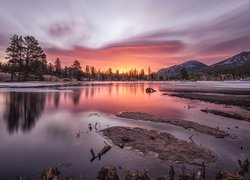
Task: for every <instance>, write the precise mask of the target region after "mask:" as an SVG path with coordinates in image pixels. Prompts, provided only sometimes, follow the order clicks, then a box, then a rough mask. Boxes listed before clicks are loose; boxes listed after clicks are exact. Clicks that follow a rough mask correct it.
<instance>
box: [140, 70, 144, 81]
mask: <svg viewBox="0 0 250 180" xmlns="http://www.w3.org/2000/svg"><path fill="white" fill-rule="evenodd" d="M144 75H145V72H144V69H141V72H140V74H139V78H140V79H141V80H142V79H144Z"/></svg>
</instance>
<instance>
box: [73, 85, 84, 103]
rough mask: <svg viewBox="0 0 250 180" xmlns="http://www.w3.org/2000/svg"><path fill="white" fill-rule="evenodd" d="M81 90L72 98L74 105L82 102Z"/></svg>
mask: <svg viewBox="0 0 250 180" xmlns="http://www.w3.org/2000/svg"><path fill="white" fill-rule="evenodd" d="M81 93H82V92H81V90H79V89H77V90H75V91H74V92H73V97H72V101H73V103H74V105H77V104H78V103H79V101H80V97H81Z"/></svg>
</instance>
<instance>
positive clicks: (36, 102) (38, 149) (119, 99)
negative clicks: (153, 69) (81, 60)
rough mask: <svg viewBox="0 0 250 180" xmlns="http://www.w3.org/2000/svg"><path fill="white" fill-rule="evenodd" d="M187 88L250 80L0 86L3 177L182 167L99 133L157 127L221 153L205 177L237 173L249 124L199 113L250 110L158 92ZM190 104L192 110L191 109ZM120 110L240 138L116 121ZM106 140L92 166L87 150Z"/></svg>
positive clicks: (247, 152)
mask: <svg viewBox="0 0 250 180" xmlns="http://www.w3.org/2000/svg"><path fill="white" fill-rule="evenodd" d="M149 86H150V87H153V88H154V89H156V90H157V92H155V93H152V94H147V93H146V92H145V89H146V88H147V87H149ZM190 86H192V87H194V86H197V88H220V89H232V88H239V89H241V90H242V89H243V90H246V91H250V82H194V83H191V82H187V83H181V82H166V83H165V82H156V83H153V82H138V83H137V82H106V83H88V84H86V85H84V86H76V87H65V88H63V87H60V88H34V87H30V88H1V89H0V160H1V161H0V179H15V177H16V176H24V177H30V178H31V179H36V178H38V177H39V176H40V174H41V172H42V171H43V170H44V169H47V168H49V167H55V166H56V167H58V168H59V169H60V170H61V171H62V173H63V174H64V175H65V176H72V177H75V178H76V179H94V178H95V177H96V174H97V172H98V171H99V170H100V169H101V167H102V166H104V165H110V166H115V167H117V170H118V173H119V174H123V172H124V170H126V169H132V170H133V169H139V170H143V169H147V170H148V172H149V174H150V176H151V177H156V176H157V175H167V174H168V170H169V165H171V164H174V166H175V168H177V169H180V168H181V166H182V163H173V162H170V161H169V162H168V161H167V162H166V161H162V160H159V159H157V157H156V155H155V154H153V153H150V154H149V155H144V154H142V153H140V152H138V151H134V150H130V149H120V148H119V147H116V146H114V145H112V142H110V141H109V140H108V139H106V138H105V137H103V136H102V135H101V134H100V132H98V130H100V129H103V128H106V127H110V126H129V127H143V128H147V129H157V130H159V131H163V132H168V133H171V134H173V135H174V136H176V137H178V138H180V139H184V140H186V141H190V139H189V137H190V136H191V135H192V134H194V135H193V138H192V139H193V140H194V142H195V143H196V144H200V145H201V146H204V147H207V148H209V149H211V150H212V151H214V152H215V153H216V154H217V156H218V158H217V160H216V161H215V162H214V163H211V164H208V166H207V169H208V170H207V173H208V176H212V174H213V173H214V172H215V171H216V170H218V168H222V169H228V170H231V169H234V168H237V160H238V159H242V160H243V159H246V158H250V149H249V145H250V138H249V134H250V123H249V122H245V121H239V120H235V119H230V118H225V117H222V116H217V115H213V114H206V113H204V112H201V111H200V109H204V108H213V109H225V108H226V109H230V110H233V111H236V112H240V111H242V112H247V113H249V109H245V108H241V107H236V106H225V105H218V104H213V103H207V102H203V101H198V100H190V99H183V98H178V97H173V96H168V95H163V92H161V91H159V90H161V89H171V88H174V87H181V88H184V89H185V88H189V87H190ZM190 106H191V107H192V108H188V107H190ZM122 111H136V112H146V113H149V114H153V115H161V116H164V117H168V118H178V119H184V120H189V121H194V122H198V123H200V124H205V125H208V126H211V127H219V128H220V129H221V130H225V131H227V132H229V133H231V134H233V135H234V136H235V137H237V138H236V139H232V138H224V139H217V138H215V137H212V136H209V135H206V134H202V133H196V132H194V131H192V130H187V129H184V128H181V127H177V126H174V125H170V124H163V123H153V122H145V121H144V122H143V121H136V120H128V119H122V118H118V117H116V116H115V114H118V113H120V112H122ZM89 124H91V127H92V129H89ZM236 126H237V128H235V127H236ZM96 130H97V131H96ZM78 133H79V134H80V136H79V137H77V134H78ZM105 143H108V144H110V145H112V149H111V150H110V151H109V152H108V153H107V154H105V155H104V156H103V157H102V158H101V159H100V160H98V159H96V160H94V161H93V162H91V161H90V159H91V157H92V156H91V153H90V149H91V148H93V149H94V151H96V152H98V151H100V150H101V149H102V148H103V146H104V145H105ZM241 146H242V147H243V148H242V149H241V148H240V147H241ZM118 167H120V168H118ZM187 167H190V168H194V169H195V168H196V169H197V167H195V166H189V165H187Z"/></svg>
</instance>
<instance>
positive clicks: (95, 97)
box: [47, 83, 180, 117]
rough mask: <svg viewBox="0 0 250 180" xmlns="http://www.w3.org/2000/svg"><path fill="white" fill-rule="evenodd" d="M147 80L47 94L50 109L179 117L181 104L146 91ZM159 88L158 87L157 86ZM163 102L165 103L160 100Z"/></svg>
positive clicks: (159, 94)
mask: <svg viewBox="0 0 250 180" xmlns="http://www.w3.org/2000/svg"><path fill="white" fill-rule="evenodd" d="M148 86H149V85H148V84H144V83H134V84H131V83H127V84H126V83H125V84H122V83H114V85H105V86H88V87H82V88H78V87H76V88H73V89H72V92H62V93H58V92H55V93H51V94H48V98H47V106H48V109H50V110H52V109H56V108H58V106H59V107H60V108H63V109H67V110H69V111H73V112H86V111H100V112H105V113H119V112H120V111H147V112H151V113H153V114H162V115H168V116H172V117H179V116H180V114H178V110H177V108H178V106H179V105H178V104H175V103H173V102H172V103H171V104H170V103H169V97H167V96H164V97H163V96H162V95H161V93H160V92H158V93H154V94H147V93H146V92H145V89H146V88H147V87H148ZM156 88H157V87H156ZM160 101H162V102H164V104H165V105H164V106H162V105H160V104H159V102H160Z"/></svg>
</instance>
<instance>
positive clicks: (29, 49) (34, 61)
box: [24, 36, 47, 80]
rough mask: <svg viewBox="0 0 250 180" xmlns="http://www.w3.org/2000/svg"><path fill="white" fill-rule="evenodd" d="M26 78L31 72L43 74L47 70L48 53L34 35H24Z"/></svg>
mask: <svg viewBox="0 0 250 180" xmlns="http://www.w3.org/2000/svg"><path fill="white" fill-rule="evenodd" d="M24 61H25V62H24V80H27V78H28V76H29V75H30V74H33V75H37V76H40V77H41V76H42V74H44V72H45V70H46V65H47V61H46V55H45V53H44V51H43V49H42V48H41V47H40V45H39V42H38V41H37V40H36V39H35V37H33V36H26V37H24Z"/></svg>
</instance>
